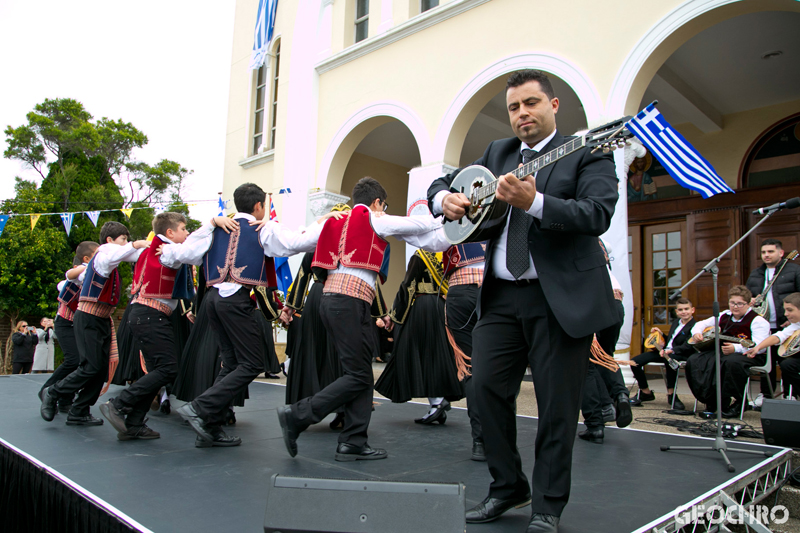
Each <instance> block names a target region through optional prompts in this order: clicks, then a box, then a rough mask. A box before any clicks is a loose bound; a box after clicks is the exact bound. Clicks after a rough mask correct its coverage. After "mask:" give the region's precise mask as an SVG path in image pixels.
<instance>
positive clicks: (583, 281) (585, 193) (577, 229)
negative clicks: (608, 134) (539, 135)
mask: <svg viewBox="0 0 800 533" xmlns="http://www.w3.org/2000/svg"><path fill="white" fill-rule="evenodd" d="M567 140H568V139H566V138H565V137H564V136H562V135H561V134H559V133H558V132H556V135H555V137H553V139H552V140H551V141H550V142H549V143H548V144H547V146H545V147H544V148H543V149H542V153H545V152H548V151H550V150H552V149H554V148H556V147H557V146H560V145H562V144H564V143H565V142H566V141H567ZM519 149H520V140H519V139H517V138H516V137H512V138H510V139H501V140H498V141H493V142H492V143H490V144H489V146H488V147H487V148H486V152H485V153H484V154H483V156H482V157H481V158H480V159H478V160H477V161H475V162H474V163H473V164H475V165H482V166H484V167H486V168H488V169H489V170H490V171H492V173H493V174H494V175H495V176H501V175H502V174H506V173H508V172H510V171H511V170H514V169H515V168H517V166H519V164H520V163H522V155H521V154H520V151H519ZM460 170H461V169H458V170H456V171H455V172H453V173H451V174H448V175H447V176H444V177H442V178H439V179H437V180H435V181H434V182H433V183H432V184H431V186H430V188H429V189H428V202H429V206H430V207H431V212H433V198H434V196H436V194H437V193H438V192H440V191H448V190H450V184H451V183H452V181H453V178H454V177H455V176H456V175H457V174H458V172H459V171H460ZM618 186H619V180H618V179H617V175H616V171H615V168H614V160H613V158H612V156H611V154H602V153H601V152H597V153H595V154H591V153H590V151H589V150H587V149H583V150H578V151H577V152H573V153H572V154H570V155H568V156H566V157H564V158H563V159H560V160H558V161H557V162H556V163H554V164H552V165H550V166H547V167H544V168H542V169H541V170H539V173H538V174H537V176H536V191H537V193H538V194H542V195H543V196H544V208H543V214H542V219H541V220H539V219H536V218H533V223H532V224H531V227H530V231H529V232H528V247H529V249H530V252H531V257H533V262H534V265H535V266H536V271H537V272H538V274H539V280H540V281H541V285H542V289H543V291H544V295H545V298H546V299H547V303H548V305H549V306H550V308H551V309H552V310H553V313H554V314H555V317H556V319H557V320H558V323H559V324H560V325H561V327H562V328H563V329H564V331H565V332H566V333H567V334H568V335H570V336H572V337H575V338H578V337H585V336H588V335H591V334H593V333H595V332H598V331H600V330H602V329H604V328H606V327H608V326H611V325H612V324H613V323H614V322H615V321H616V320H617V314H616V310H615V307H614V296H613V291H612V288H611V281H610V280H609V277H608V273H607V272H606V270H605V269H606V261H605V257H604V255H603V251H602V250H601V249H600V245H599V244H598V242H597V238H598V237H599V236H600V235H601V234H603V233H604V232H605V231H606V230H608V227H609V225H610V224H611V217H612V215H613V214H614V206H615V205H616V202H617V198H618ZM496 241H497V239H492V240H490V241H489V244H488V248H487V252H486V272H487V275H488V274H489V273H491V272H492V268H491V262H492V252H493V249H494V246H495V245H496ZM486 287H487V285H484V286H483V287H482V289H481V293H480V295H479V299H478V316H480V313H481V302H482V301H483V299H484V298H489V297H491V295H490V294H487V293H486V291H487V288H486Z"/></svg>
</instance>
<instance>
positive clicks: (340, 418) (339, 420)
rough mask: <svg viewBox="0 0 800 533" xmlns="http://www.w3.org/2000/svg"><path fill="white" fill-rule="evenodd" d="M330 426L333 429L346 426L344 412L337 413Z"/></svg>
mask: <svg viewBox="0 0 800 533" xmlns="http://www.w3.org/2000/svg"><path fill="white" fill-rule="evenodd" d="M328 426H329V427H330V428H331V429H342V428H343V427H344V413H336V418H334V419H333V421H331V423H330V424H328Z"/></svg>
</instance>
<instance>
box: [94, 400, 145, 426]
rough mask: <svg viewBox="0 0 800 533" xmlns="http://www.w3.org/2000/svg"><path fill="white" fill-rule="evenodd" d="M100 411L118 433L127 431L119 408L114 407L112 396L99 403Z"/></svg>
mask: <svg viewBox="0 0 800 533" xmlns="http://www.w3.org/2000/svg"><path fill="white" fill-rule="evenodd" d="M100 413H101V414H102V415H103V416H104V417H106V420H108V421H109V422H111V425H112V426H114V429H116V430H117V432H118V433H126V432H127V431H128V426H126V425H125V418H124V416H123V415H122V413H121V412H120V411H119V409H117V408H116V407H114V398H111V399H110V400H108V401H107V402H106V403H104V404H102V405H100ZM142 427H145V426H142Z"/></svg>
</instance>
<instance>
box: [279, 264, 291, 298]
mask: <svg viewBox="0 0 800 533" xmlns="http://www.w3.org/2000/svg"><path fill="white" fill-rule="evenodd" d="M275 274H276V276H277V278H278V290H279V291H281V292H282V293H283V294H284V295H286V294H289V287H291V286H292V270H291V268H290V267H289V260H288V259H287V258H285V257H276V258H275Z"/></svg>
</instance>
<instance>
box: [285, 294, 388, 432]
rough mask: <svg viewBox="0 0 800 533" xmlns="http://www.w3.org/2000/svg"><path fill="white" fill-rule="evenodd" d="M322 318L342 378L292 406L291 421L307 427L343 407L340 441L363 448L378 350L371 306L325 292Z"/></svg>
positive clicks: (361, 301) (321, 309) (321, 307)
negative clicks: (374, 357)
mask: <svg viewBox="0 0 800 533" xmlns="http://www.w3.org/2000/svg"><path fill="white" fill-rule="evenodd" d="M320 315H321V317H322V323H323V324H324V325H325V329H327V330H328V338H329V339H330V341H331V342H333V344H334V346H335V348H336V352H337V353H338V354H339V364H340V365H341V366H342V376H341V377H339V378H338V379H337V380H335V381H334V382H333V383H331V384H330V385H328V386H327V387H325V388H324V389H322V390H321V391H319V392H318V393H316V394H315V395H313V396H309V397H308V398H303V399H302V400H300V401H298V402H296V403H294V404H292V406H291V410H292V418H293V419H294V422H295V423H296V424H297V425H298V426H299V427H300V428H305V427H308V426H309V425H311V424H316V423H318V422H320V421H321V420H322V419H323V418H325V417H326V416H328V415H329V414H330V413H332V412H334V411H336V410H337V409H338V408H339V407H341V406H344V429H342V432H341V433H339V442H340V443H347V444H351V445H353V446H358V447H361V446H364V445H365V444H367V430H368V428H369V421H370V418H371V417H372V396H373V388H374V386H375V379H374V376H373V374H372V357H373V355H374V354H376V353H377V349H378V347H377V345H376V338H375V333H374V331H373V328H374V327H375V326H374V323H373V321H372V317H371V315H370V304H368V303H367V302H366V301H364V300H361V299H359V298H354V297H352V296H346V295H344V294H335V293H324V294H323V295H322V303H321V305H320Z"/></svg>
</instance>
